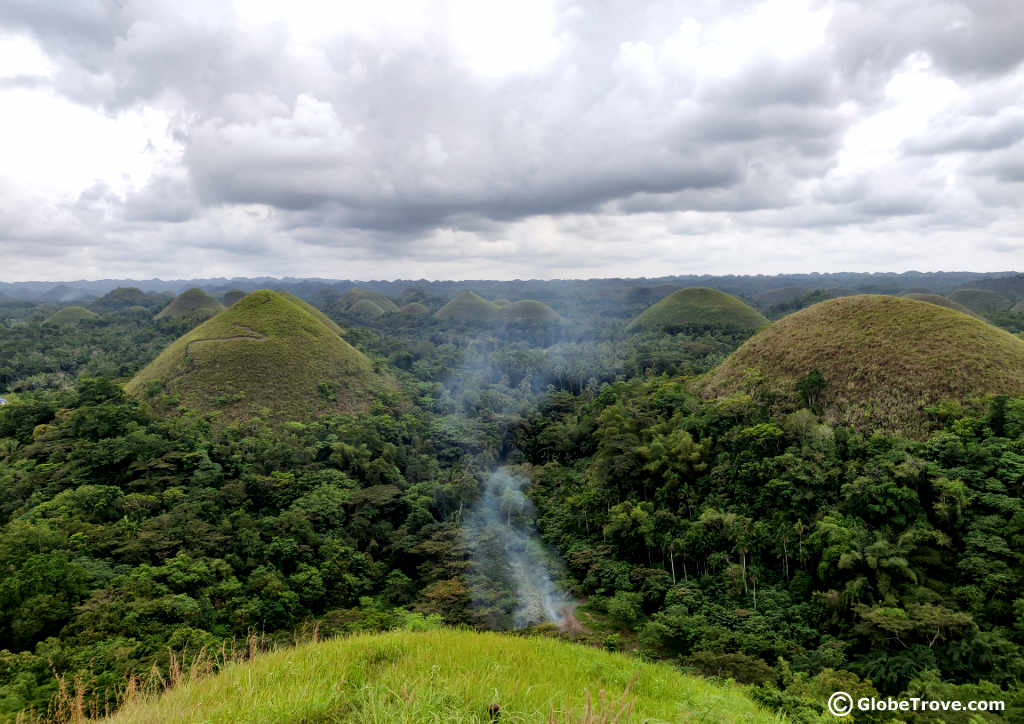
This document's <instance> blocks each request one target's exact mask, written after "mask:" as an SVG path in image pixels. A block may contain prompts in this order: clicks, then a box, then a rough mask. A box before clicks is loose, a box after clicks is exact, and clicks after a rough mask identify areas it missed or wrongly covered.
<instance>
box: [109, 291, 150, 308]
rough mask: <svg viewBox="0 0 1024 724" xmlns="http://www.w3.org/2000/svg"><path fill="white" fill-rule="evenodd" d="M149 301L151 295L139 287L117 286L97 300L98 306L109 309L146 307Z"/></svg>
mask: <svg viewBox="0 0 1024 724" xmlns="http://www.w3.org/2000/svg"><path fill="white" fill-rule="evenodd" d="M149 303H150V297H149V296H148V295H147V294H146V293H145V292H144V291H142V290H141V289H139V288H138V287H117V289H112V290H110V291H109V292H107V293H106V294H104V295H103V296H102V297H100V298H99V299H97V300H96V304H97V306H102V307H104V308H108V309H124V308H125V307H144V306H146V305H147V304H149Z"/></svg>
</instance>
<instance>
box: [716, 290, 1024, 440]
mask: <svg viewBox="0 0 1024 724" xmlns="http://www.w3.org/2000/svg"><path fill="white" fill-rule="evenodd" d="M815 370H817V371H818V372H820V373H821V375H822V377H823V378H824V384H823V385H821V384H819V385H813V384H811V385H810V394H811V395H812V396H813V397H814V399H813V400H812V406H813V407H816V408H817V409H819V410H821V412H822V416H823V418H824V419H825V421H826V422H828V423H830V424H847V425H851V426H853V427H855V428H858V429H861V430H865V431H869V430H873V429H877V430H880V431H883V430H884V431H902V432H903V433H904V434H907V435H913V436H918V435H921V434H923V433H924V432H925V429H926V413H925V412H924V408H925V407H927V406H928V405H932V404H934V403H937V402H940V401H943V400H953V401H956V402H961V403H967V404H971V403H972V402H974V401H978V402H981V400H982V399H983V398H984V396H986V395H989V394H1010V395H1021V394H1024V341H1022V340H1020V339H1018V338H1017V337H1014V336H1013V335H1011V334H1009V333H1008V332H1005V331H1003V330H1001V329H999V328H997V327H994V326H992V325H990V324H986V323H985V322H982V321H981V320H978V319H975V318H974V317H969V316H967V315H966V314H962V313H960V312H956V311H954V310H951V309H945V308H943V307H940V306H937V305H935V304H929V303H927V302H920V301H916V300H913V299H907V298H904V297H889V296H882V295H874V294H866V295H858V296H854V297H843V298H840V299H830V300H828V301H825V302H821V303H819V304H815V305H814V306H812V307H808V308H807V309H803V310H801V311H799V312H796V313H794V314H791V315H789V316H787V317H783V318H782V319H780V320H779V321H777V322H775V323H774V324H773V325H772V326H771V327H769V328H767V329H765V330H763V331H761V332H760V333H759V334H757V335H755V336H754V337H752V338H750V339H749V340H747V342H746V343H744V344H743V346H741V347H740V348H739V349H738V350H736V351H735V352H734V353H733V354H732V355H730V356H729V358H728V359H726V360H725V361H724V362H723V363H722V364H721V365H719V366H718V367H716V368H715V369H713V370H711V372H709V373H708V374H707V375H706V376H705V378H704V379H703V380H701V382H700V383H699V384H700V385H701V390H702V393H703V394H704V395H705V396H706V397H709V398H710V397H720V396H725V395H732V394H749V393H753V392H755V391H756V390H757V389H760V390H762V391H767V392H770V393H774V394H775V395H777V397H776V399H777V400H778V401H779V404H780V405H781V406H782V407H787V406H791V407H793V408H796V407H802V406H804V402H803V400H801V395H800V394H798V392H797V382H798V380H806V379H807V378H808V375H810V374H811V373H812V372H814V371H815ZM805 389H806V386H805Z"/></svg>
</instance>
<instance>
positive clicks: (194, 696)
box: [109, 630, 781, 724]
mask: <svg viewBox="0 0 1024 724" xmlns="http://www.w3.org/2000/svg"><path fill="white" fill-rule="evenodd" d="M634 677H636V680H635V682H633V683H632V686H630V682H631V681H632V680H633V679H634ZM627 687H630V688H629V692H628V694H627V696H626V697H625V698H623V694H624V692H625V691H626V689H627ZM602 691H604V692H606V694H603V695H602V693H601V692H602ZM588 692H589V694H590V699H591V707H592V711H595V710H596V712H597V713H600V712H601V711H602V709H603V710H613V709H614V711H615V712H618V711H619V709H620V706H621V703H623V702H625V701H631V702H632V704H633V707H632V713H631V714H625V715H623V716H622V718H621V719H617V720H616V719H613V718H611V717H609V718H607V719H601V718H597V717H595V718H593V719H590V720H586V719H584V718H583V714H584V712H585V708H586V706H587V695H588ZM602 698H603V699H604V700H605V701H606V704H607V705H606V706H604V707H602V704H601V702H602ZM492 704H497V705H498V706H499V707H500V717H499V718H498V719H497V720H496V721H500V722H503V723H505V722H558V723H559V724H561V723H562V722H582V721H593V722H595V723H596V722H604V721H608V722H611V721H619V722H650V723H652V724H653V723H654V722H698V721H701V722H703V721H707V722H769V721H781V719H780V718H779V717H777V716H775V715H772V714H768V713H766V712H763V711H761V710H760V709H759V708H758V707H757V706H756V705H755V704H754V703H753V702H752V701H751V700H750V699H748V698H747V697H746V696H745V695H744V693H743V691H742V689H741V688H740V687H738V686H735V685H730V684H716V683H713V682H711V681H708V680H705V679H701V678H697V677H691V676H686V675H684V674H682V673H680V672H679V671H677V670H675V669H673V668H672V667H670V666H667V665H665V664H650V663H644V662H642V661H640V660H638V659H635V658H631V657H629V656H626V655H625V654H616V653H609V652H606V651H600V650H597V649H592V648H586V647H583V646H578V645H575V644H567V643H565V642H562V641H558V640H556V639H549V638H524V637H517V636H512V635H508V634H500V633H477V632H473V631H458V630H437V631H423V632H412V631H396V632H391V633H385V634H364V635H359V636H353V637H348V638H339V639H332V640H330V641H324V642H320V643H311V644H304V645H300V646H298V647H296V648H291V649H286V650H282V651H278V652H274V653H270V654H266V655H264V656H259V657H257V658H255V659H254V660H252V661H250V662H248V663H238V664H230V665H228V666H227V667H226V668H225V669H224V670H222V671H221V672H220V673H219V674H217V675H215V676H211V677H208V678H205V679H201V680H199V681H197V682H193V683H190V684H185V685H183V686H180V687H178V688H175V689H171V690H169V691H167V692H165V693H164V694H163V695H162V696H160V697H159V698H158V699H156V700H155V701H143V700H136V701H129V702H127V703H126V704H125V706H124V707H123V708H122V709H121V711H120V712H119V713H118V714H117V715H116V716H114V717H113V718H112V719H110V720H109V721H111V722H113V723H116V724H128V723H129V722H140V723H141V722H146V723H148V722H157V721H159V722H300V721H301V722H307V723H312V722H359V723H360V724H393V723H402V722H409V723H411V722H467V723H469V722H491V721H492V718H491V715H490V714H489V712H488V707H490V706H491V705H492Z"/></svg>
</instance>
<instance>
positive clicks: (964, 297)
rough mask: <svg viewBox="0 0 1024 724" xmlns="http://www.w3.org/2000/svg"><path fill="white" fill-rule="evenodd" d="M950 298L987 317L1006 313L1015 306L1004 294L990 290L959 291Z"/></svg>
mask: <svg viewBox="0 0 1024 724" xmlns="http://www.w3.org/2000/svg"><path fill="white" fill-rule="evenodd" d="M949 298H950V299H952V300H953V301H954V302H956V303H957V304H962V305H963V306H965V307H967V308H968V309H970V310H973V311H975V312H977V313H978V314H982V315H985V316H986V317H991V316H992V315H994V314H999V313H1000V312H1005V311H1006V310H1007V309H1009V308H1010V306H1011V305H1012V304H1013V302H1011V301H1010V300H1009V299H1007V298H1006V297H1004V296H1003V295H1002V294H1000V293H998V292H993V291H990V290H988V289H957V290H956V291H955V292H953V293H952V294H950V295H949Z"/></svg>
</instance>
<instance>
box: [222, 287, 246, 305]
mask: <svg viewBox="0 0 1024 724" xmlns="http://www.w3.org/2000/svg"><path fill="white" fill-rule="evenodd" d="M242 299H245V292H243V291H242V290H241V289H230V290H228V291H226V292H224V295H223V296H222V297H221V298H220V301H221V304H223V305H224V306H225V307H230V306H231V305H232V304H234V303H235V302H238V301H241V300H242Z"/></svg>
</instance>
